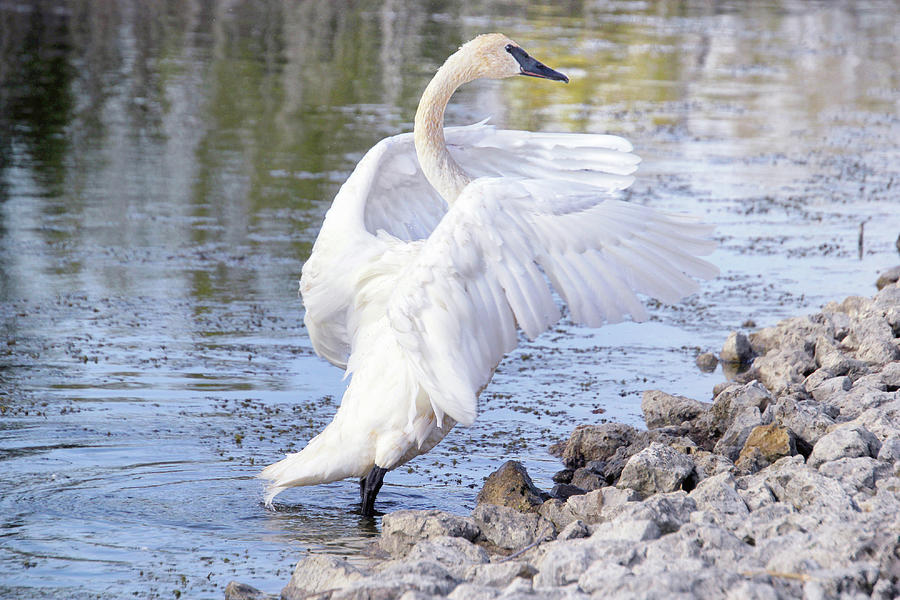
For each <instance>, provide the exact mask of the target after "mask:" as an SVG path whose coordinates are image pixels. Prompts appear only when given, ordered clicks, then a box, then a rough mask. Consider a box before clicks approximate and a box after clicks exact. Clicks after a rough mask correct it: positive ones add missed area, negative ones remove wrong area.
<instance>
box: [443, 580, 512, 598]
mask: <svg viewBox="0 0 900 600" xmlns="http://www.w3.org/2000/svg"><path fill="white" fill-rule="evenodd" d="M501 593H502V592H501V590H498V589H497V588H493V587H487V586H484V585H476V584H473V583H461V584H459V585H458V586H456V587H455V588H454V589H453V591H452V592H450V595H449V596H447V598H449V599H450V600H494V598H497V597H499V596H500V594H501Z"/></svg>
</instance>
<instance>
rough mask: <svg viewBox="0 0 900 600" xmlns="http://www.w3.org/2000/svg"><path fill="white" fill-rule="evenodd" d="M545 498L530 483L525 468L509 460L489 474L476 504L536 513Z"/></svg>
mask: <svg viewBox="0 0 900 600" xmlns="http://www.w3.org/2000/svg"><path fill="white" fill-rule="evenodd" d="M547 497H548V496H547V495H546V494H544V493H542V492H541V490H539V489H538V488H537V487H536V486H535V485H534V483H533V482H532V481H531V477H529V476H528V472H527V471H526V470H525V467H523V466H522V464H521V463H518V462H516V461H514V460H510V461H507V462H505V463H504V464H503V465H502V466H501V467H500V468H499V469H497V470H496V471H494V472H493V473H491V474H490V476H489V477H488V478H487V481H485V482H484V487H483V488H481V491H480V492H478V497H477V499H476V501H477V503H478V504H482V503H487V504H495V505H497V506H508V507H509V508H513V509H515V510H518V511H523V512H537V509H538V508H539V507H540V505H541V504H542V503H543V502H544V500H546V499H547Z"/></svg>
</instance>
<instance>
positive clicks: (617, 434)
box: [562, 423, 637, 469]
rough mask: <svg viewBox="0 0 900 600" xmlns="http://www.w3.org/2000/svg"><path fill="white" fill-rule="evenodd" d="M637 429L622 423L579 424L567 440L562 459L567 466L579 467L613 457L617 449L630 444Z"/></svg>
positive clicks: (571, 467)
mask: <svg viewBox="0 0 900 600" xmlns="http://www.w3.org/2000/svg"><path fill="white" fill-rule="evenodd" d="M636 435H637V431H636V430H635V429H634V428H633V427H629V426H628V425H623V424H621V423H604V424H602V425H579V426H578V427H576V428H575V430H574V431H573V432H572V436H571V437H570V438H569V440H568V442H566V446H565V449H564V450H563V454H562V460H563V462H564V463H565V465H566V467H568V468H570V469H577V468H579V467H583V466H584V465H585V464H586V463H587V462H589V461H592V460H606V459H608V458H611V457H612V456H613V455H614V454H615V453H616V450H618V449H619V448H621V447H623V446H629V445H630V444H631V443H632V442H633V441H634V439H635V437H636Z"/></svg>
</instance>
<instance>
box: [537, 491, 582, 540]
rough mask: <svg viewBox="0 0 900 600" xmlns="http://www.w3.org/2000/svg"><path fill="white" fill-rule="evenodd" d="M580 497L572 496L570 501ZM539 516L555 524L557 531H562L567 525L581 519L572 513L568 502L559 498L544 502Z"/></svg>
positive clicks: (539, 510)
mask: <svg viewBox="0 0 900 600" xmlns="http://www.w3.org/2000/svg"><path fill="white" fill-rule="evenodd" d="M580 497H581V496H571V497H570V498H569V500H571V499H572V498H580ZM538 514H539V515H541V516H542V517H543V518H545V519H547V520H548V521H550V522H551V523H553V525H554V527H556V530H557V531H562V530H563V529H565V528H566V526H567V525H569V524H570V523H572V522H574V521H576V520H578V518H579V517H576V516H575V514H574V513H573V512H572V510H571V508H570V506H569V505H568V501H566V502H563V501H562V500H560V499H558V498H551V499H550V500H547V501H546V502H544V503H543V504H542V505H541V507H540V508H539V509H538Z"/></svg>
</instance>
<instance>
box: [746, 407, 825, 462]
mask: <svg viewBox="0 0 900 600" xmlns="http://www.w3.org/2000/svg"><path fill="white" fill-rule="evenodd" d="M837 415H838V410H837V409H836V408H834V407H832V406H830V405H826V404H822V403H820V402H811V401H808V400H800V399H798V398H797V397H795V396H782V397H781V398H779V399H778V401H777V402H775V403H774V404H770V405H769V407H768V408H767V409H766V414H765V417H764V419H763V420H764V421H765V420H767V421H772V422H774V423H779V424H781V425H783V426H784V427H787V428H788V429H790V430H791V431H793V432H794V434H795V435H796V436H797V440H796V444H797V451H798V452H799V453H800V454H803V455H804V456H809V453H810V452H812V447H813V446H814V445H815V444H816V442H818V441H819V439H820V438H821V437H822V436H823V435H825V434H826V433H827V432H828V430H829V428H831V427H832V426H833V425H834V416H837Z"/></svg>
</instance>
